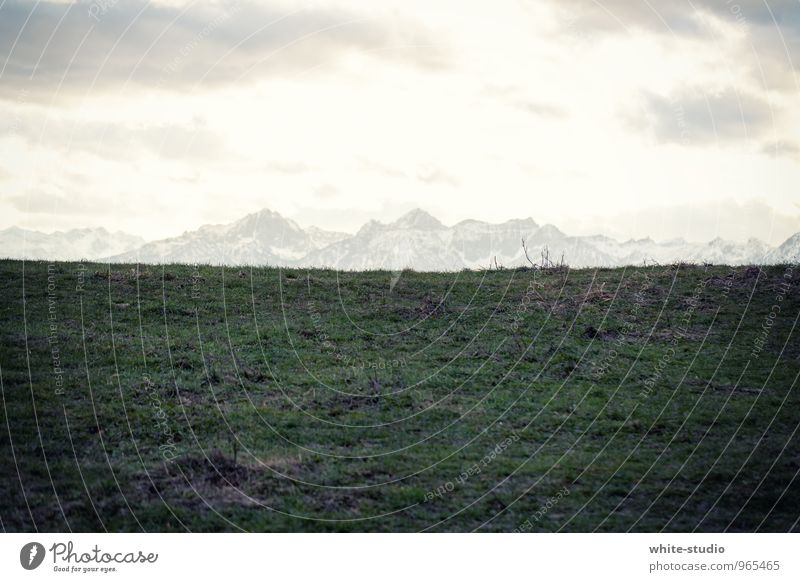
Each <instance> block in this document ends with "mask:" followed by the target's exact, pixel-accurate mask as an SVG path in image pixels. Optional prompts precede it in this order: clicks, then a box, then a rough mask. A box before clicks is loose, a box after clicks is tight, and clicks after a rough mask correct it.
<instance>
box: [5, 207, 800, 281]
mask: <svg viewBox="0 0 800 582" xmlns="http://www.w3.org/2000/svg"><path fill="white" fill-rule="evenodd" d="M20 232H23V231H21V230H20V229H14V228H12V229H7V230H4V231H0V254H1V255H4V256H8V257H10V258H21V257H22V256H25V257H26V258H50V259H57V260H77V259H80V258H85V259H89V260H97V259H103V260H104V261H110V262H131V263H132V262H141V263H170V262H175V263H209V264H215V265H274V266H284V267H327V268H334V269H341V270H364V269H385V270H392V271H396V270H400V269H404V268H411V269H415V270H419V271H454V270H460V269H464V268H472V269H474V268H487V267H490V266H495V265H500V266H504V267H517V266H524V265H528V264H529V263H528V259H527V258H526V256H525V251H524V250H523V248H522V240H524V241H525V244H526V247H527V249H528V255H529V256H530V258H531V260H533V261H534V262H537V263H538V262H540V260H541V256H542V253H543V252H549V256H550V259H551V260H553V261H559V260H561V257H562V256H563V259H564V262H565V263H566V264H568V265H569V266H571V267H576V268H579V267H617V266H624V265H641V264H642V263H644V262H650V263H652V262H657V263H671V262H676V261H687V262H696V263H701V262H707V263H714V264H730V265H743V264H771V263H787V262H794V261H797V260H798V259H800V233H797V234H795V235H794V236H792V237H790V238H789V239H788V240H786V241H785V242H784V243H783V244H781V245H780V246H779V247H771V246H769V245H767V244H766V243H764V242H762V241H760V240H757V239H750V240H748V241H746V242H742V243H740V242H735V241H726V240H723V239H720V238H716V239H714V240H712V241H710V242H707V243H696V242H687V241H685V240H683V239H673V240H669V241H665V242H655V241H653V240H652V239H649V238H646V239H640V240H633V239H631V240H628V241H625V242H619V241H616V240H614V239H612V238H610V237H607V236H603V235H593V236H570V235H568V234H565V233H564V232H562V231H561V230H559V229H558V228H557V227H555V226H553V225H550V224H545V225H539V224H537V223H536V222H535V221H534V220H533V219H532V218H525V219H514V220H509V221H506V222H503V223H500V224H492V223H488V222H482V221H478V220H464V221H461V222H459V223H458V224H455V225H453V226H446V225H444V224H442V223H441V222H440V221H439V220H438V219H436V218H435V217H434V216H432V215H430V214H429V213H427V212H425V211H424V210H421V209H414V210H411V211H410V212H407V213H406V214H404V215H403V216H401V217H400V218H398V219H397V220H395V221H393V222H390V223H382V222H378V221H375V220H371V221H369V222H367V223H366V224H364V225H363V226H362V227H361V228H360V229H359V230H358V232H357V233H356V234H354V235H351V234H347V233H342V232H334V231H326V230H323V229H320V228H316V227H309V228H305V229H304V228H301V227H300V226H299V225H298V224H297V223H295V222H294V221H292V220H290V219H287V218H284V217H283V216H281V215H280V214H279V213H277V212H274V211H271V210H266V209H265V210H261V211H260V212H256V213H253V214H248V215H247V216H245V217H243V218H241V219H240V220H237V221H235V222H233V223H230V224H224V225H206V226H201V227H200V228H198V229H197V230H193V231H188V232H185V233H183V234H182V235H180V236H177V237H172V238H167V239H163V240H158V241H153V242H148V243H145V242H144V241H143V240H142V239H140V238H138V237H132V236H130V235H125V234H122V233H108V232H107V231H105V230H103V229H82V230H76V231H69V232H68V233H53V234H52V235H47V234H43V233H36V232H33V231H25V232H26V234H25V237H24V238H25V240H26V246H25V247H24V248H23V247H21V246H20V242H19V241H20V240H21V239H20ZM70 241H72V242H70Z"/></svg>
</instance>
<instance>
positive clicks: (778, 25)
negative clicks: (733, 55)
mask: <svg viewBox="0 0 800 582" xmlns="http://www.w3.org/2000/svg"><path fill="white" fill-rule="evenodd" d="M554 6H555V7H556V9H557V10H558V11H559V12H560V13H561V14H562V15H563V23H562V26H563V28H565V29H567V30H572V31H581V32H584V31H586V32H589V33H591V34H597V33H605V34H627V33H628V32H630V31H632V30H636V29H640V30H647V31H650V32H655V33H660V34H664V35H675V36H676V37H679V38H681V37H690V38H694V39H697V38H703V39H707V40H709V41H712V42H717V41H718V38H717V36H716V31H715V30H714V28H713V27H712V26H709V24H710V23H711V22H714V21H716V22H718V23H723V24H727V25H730V26H732V27H735V28H736V29H738V30H740V31H741V32H743V33H744V34H745V36H746V39H747V42H746V43H745V44H744V45H743V50H742V54H741V55H739V56H740V57H743V58H746V59H748V60H749V61H750V65H749V66H750V69H751V74H752V75H753V77H754V78H755V79H756V81H757V82H758V83H759V84H761V83H766V86H767V87H769V88H772V89H778V90H786V89H788V90H792V91H796V90H797V89H798V79H797V76H796V70H797V66H798V63H800V6H799V5H798V2H797V0H736V1H735V2H733V1H731V0H693V1H692V2H658V3H656V2H644V1H641V0H601V1H600V0H554ZM709 17H710V18H711V21H710V20H709ZM754 57H755V58H754Z"/></svg>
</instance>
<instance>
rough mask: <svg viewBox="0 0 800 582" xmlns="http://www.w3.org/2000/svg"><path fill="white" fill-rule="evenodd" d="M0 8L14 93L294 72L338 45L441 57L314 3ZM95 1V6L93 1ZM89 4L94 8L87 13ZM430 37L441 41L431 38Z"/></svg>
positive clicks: (64, 92)
mask: <svg viewBox="0 0 800 582" xmlns="http://www.w3.org/2000/svg"><path fill="white" fill-rule="evenodd" d="M0 6H2V8H0V63H5V66H4V67H3V68H2V75H0V96H2V97H5V98H7V99H9V98H11V99H19V92H20V90H21V88H24V89H25V90H26V91H29V96H26V99H28V98H29V99H30V100H37V99H43V98H45V97H48V96H50V97H52V96H53V95H54V94H55V91H56V90H57V88H58V87H59V85H60V89H59V91H60V93H59V95H61V96H69V95H73V94H78V95H84V94H87V93H93V92H97V91H104V90H120V89H121V88H122V87H123V86H124V85H125V84H126V83H127V82H130V83H133V84H134V85H139V86H147V87H150V88H154V87H156V88H161V89H165V90H184V89H187V88H191V87H193V86H195V85H196V84H202V85H218V84H226V83H234V82H236V83H243V82H248V81H252V80H255V79H261V78H263V77H264V76H265V75H282V76H285V75H292V74H298V73H300V72H302V71H305V70H307V69H309V68H311V67H315V66H319V65H328V64H331V63H333V62H335V60H336V59H337V58H338V57H340V56H341V55H342V54H344V53H347V52H348V51H357V52H362V53H368V54H371V55H374V57H375V58H380V59H386V60H390V61H396V62H398V63H406V64H410V65H413V66H420V67H438V66H442V65H443V64H444V63H445V57H444V55H443V52H442V49H441V48H435V47H434V44H435V43H434V42H433V41H432V39H431V38H429V37H430V35H429V34H428V32H427V31H426V29H425V28H424V27H422V26H421V25H419V24H417V23H414V22H411V21H409V20H404V19H402V18H396V19H390V18H384V19H377V18H371V19H365V18H362V17H360V16H359V15H357V14H353V13H350V12H347V11H344V10H341V9H333V8H323V7H321V6H318V7H314V8H307V9H302V10H290V9H285V10H280V9H278V8H269V7H266V6H263V5H259V4H256V3H251V2H244V1H241V2H240V1H236V0H230V1H228V2H222V3H215V4H204V5H201V6H197V5H195V4H191V5H189V6H188V7H185V8H181V7H178V6H174V5H165V4H154V3H148V2H144V1H143V0H131V1H128V0H126V1H125V2H117V3H113V4H112V3H89V2H85V1H82V2H79V3H72V4H64V3H60V2H52V1H51V2H39V3H36V4H32V3H28V2H21V1H19V0H13V1H11V2H5V3H3V4H2V5H0ZM97 6H105V7H106V8H105V10H101V11H97V10H96V9H95V8H93V7H97ZM93 12H94V13H93ZM437 44H438V45H439V46H440V45H441V43H440V42H439V43H437Z"/></svg>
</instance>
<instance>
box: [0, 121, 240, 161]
mask: <svg viewBox="0 0 800 582" xmlns="http://www.w3.org/2000/svg"><path fill="white" fill-rule="evenodd" d="M0 135H6V136H10V135H13V136H16V137H17V138H20V139H23V140H25V141H26V142H28V143H29V144H31V145H33V146H37V147H44V148H48V149H50V150H53V151H57V152H61V153H77V152H85V153H89V154H93V155H95V156H98V157H101V158H104V159H116V160H130V159H131V158H132V157H134V156H135V155H136V154H141V153H149V154H151V155H154V156H157V157H158V158H160V159H171V160H180V159H186V160H198V161H208V160H217V159H220V158H221V157H223V156H225V155H229V153H230V152H229V151H228V150H227V148H226V147H225V140H224V139H223V138H222V136H221V135H219V134H218V133H217V132H215V131H213V130H211V129H209V128H207V127H206V126H205V123H204V122H203V121H202V120H199V119H194V120H192V121H187V122H182V123H178V122H175V123H168V124H150V125H140V124H139V125H132V124H127V123H99V122H87V121H83V122H80V123H69V122H67V121H62V120H57V119H45V118H43V117H40V112H39V111H38V110H32V111H28V112H25V113H24V114H19V115H17V116H16V117H15V118H14V119H13V121H10V120H9V118H0Z"/></svg>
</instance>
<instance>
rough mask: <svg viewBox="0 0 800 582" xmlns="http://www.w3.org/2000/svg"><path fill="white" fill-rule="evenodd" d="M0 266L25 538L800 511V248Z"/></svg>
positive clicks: (567, 523)
mask: <svg viewBox="0 0 800 582" xmlns="http://www.w3.org/2000/svg"><path fill="white" fill-rule="evenodd" d="M0 273H1V276H0V286H2V289H1V290H0V373H1V375H2V406H3V417H2V424H3V426H2V428H0V474H2V475H3V478H2V480H1V481H0V519H2V527H3V529H5V530H7V531H20V530H25V531H31V530H36V529H38V530H40V531H66V530H70V529H71V530H73V531H81V530H99V531H102V530H103V529H108V530H110V531H111V530H131V531H140V530H147V531H151V530H159V531H184V530H187V529H188V530H193V531H197V530H204V531H205V530H232V531H236V530H239V529H242V530H255V531H297V530H302V531H352V530H357V531H361V530H368V531H375V530H379V531H417V530H423V529H427V530H431V531H470V530H474V529H480V530H483V531H513V530H522V531H556V530H563V531H593V530H603V531H627V530H635V531H659V530H672V531H691V530H698V531H721V530H726V529H728V530H733V531H752V530H766V531H788V530H790V529H794V530H797V529H798V517H800V479H797V473H798V470H799V469H800V456H798V450H799V449H798V444H800V435H798V434H797V429H798V424H800V412H798V411H799V410H800V394H799V393H798V385H797V378H798V372H800V342H799V341H798V330H797V328H796V324H797V320H798V315H800V294H798V288H799V287H800V269H798V268H794V269H792V268H791V267H789V266H776V267H768V268H765V269H763V270H759V269H758V268H738V267H737V268H729V267H708V268H705V267H698V266H690V265H674V266H660V267H641V268H628V269H608V270H602V269H601V270H580V271H568V270H550V271H544V272H535V273H534V272H532V271H527V270H516V271H509V270H501V271H486V272H461V273H450V274H433V273H413V272H404V273H402V274H401V276H400V277H399V279H397V274H395V275H392V274H390V273H386V272H367V273H339V272H336V271H327V270H312V271H306V270H289V271H287V270H278V269H269V268H264V269H253V270H250V269H244V270H239V269H231V268H226V269H222V268H216V267H200V268H194V267H191V266H172V265H170V266H165V267H163V268H162V267H153V266H146V267H145V266H142V267H140V268H139V270H138V271H137V269H136V268H135V267H132V266H131V265H116V266H111V268H110V269H109V267H108V265H102V264H89V263H86V264H77V263H56V264H50V265H48V264H47V263H43V262H36V263H25V264H24V265H23V263H21V262H18V261H2V262H0Z"/></svg>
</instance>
